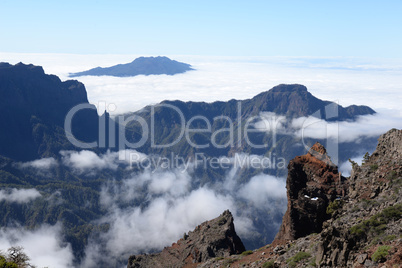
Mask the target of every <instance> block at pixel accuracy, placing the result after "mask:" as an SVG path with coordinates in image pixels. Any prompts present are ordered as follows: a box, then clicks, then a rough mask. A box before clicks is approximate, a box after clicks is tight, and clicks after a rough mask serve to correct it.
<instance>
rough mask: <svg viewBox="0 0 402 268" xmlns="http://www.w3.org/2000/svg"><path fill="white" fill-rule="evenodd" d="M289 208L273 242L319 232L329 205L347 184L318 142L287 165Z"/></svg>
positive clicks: (342, 191) (343, 191) (341, 193)
mask: <svg viewBox="0 0 402 268" xmlns="http://www.w3.org/2000/svg"><path fill="white" fill-rule="evenodd" d="M286 189H287V197H288V209H287V211H286V213H285V215H284V217H283V221H282V225H281V227H280V230H279V233H278V235H277V236H276V239H279V240H281V239H287V240H293V239H297V238H299V237H303V236H306V235H308V234H311V233H313V232H316V233H318V232H321V230H322V224H323V222H324V221H325V220H327V219H328V218H329V216H328V214H327V213H326V209H327V207H328V204H329V202H331V201H333V200H335V199H336V198H337V197H339V196H344V195H345V193H346V192H345V190H346V182H345V178H343V177H342V176H341V175H340V173H339V172H338V168H337V167H336V166H335V165H334V164H333V163H332V162H331V159H330V158H329V156H328V155H327V152H326V150H325V148H324V146H322V145H321V144H319V143H316V144H314V145H313V147H311V149H310V150H309V152H308V153H307V154H306V155H303V156H298V157H296V158H294V159H293V160H291V161H290V163H289V165H288V177H287V181H286Z"/></svg>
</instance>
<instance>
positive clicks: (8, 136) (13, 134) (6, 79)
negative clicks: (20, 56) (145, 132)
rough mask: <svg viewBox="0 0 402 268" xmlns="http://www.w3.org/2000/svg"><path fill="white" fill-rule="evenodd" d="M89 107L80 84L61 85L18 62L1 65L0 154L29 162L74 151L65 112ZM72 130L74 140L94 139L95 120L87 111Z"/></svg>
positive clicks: (74, 119) (55, 78) (96, 116)
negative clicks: (68, 150) (67, 136)
mask: <svg viewBox="0 0 402 268" xmlns="http://www.w3.org/2000/svg"><path fill="white" fill-rule="evenodd" d="M78 104H88V99H87V93H86V90H85V87H84V85H83V84H82V83H80V82H78V81H74V80H69V81H65V82H62V81H61V80H60V79H59V78H58V77H57V76H55V75H47V74H45V72H44V71H43V69H42V67H39V66H34V65H25V64H22V63H19V64H16V65H10V64H8V63H1V64H0V126H1V130H0V154H1V155H4V156H7V157H10V158H14V159H16V160H31V159H35V158H38V157H41V156H49V155H54V154H57V153H58V151H59V150H61V149H72V148H73V146H72V145H71V144H69V142H68V140H67V139H66V137H65V133H64V120H65V117H66V115H67V113H68V111H69V110H70V109H71V108H73V107H74V106H76V105H78ZM72 123H73V124H72V128H73V130H74V134H75V135H76V136H77V138H79V139H81V140H84V141H92V140H94V139H96V137H97V124H98V115H97V112H96V110H91V109H86V110H83V111H80V112H78V113H77V114H76V116H75V117H74V118H73V121H72Z"/></svg>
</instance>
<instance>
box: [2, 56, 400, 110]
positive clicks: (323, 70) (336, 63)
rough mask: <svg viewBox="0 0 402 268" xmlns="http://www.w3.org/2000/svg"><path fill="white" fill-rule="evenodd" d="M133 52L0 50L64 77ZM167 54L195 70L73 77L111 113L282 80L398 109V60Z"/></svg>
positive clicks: (249, 90) (344, 101)
mask: <svg viewBox="0 0 402 268" xmlns="http://www.w3.org/2000/svg"><path fill="white" fill-rule="evenodd" d="M138 56H144V55H66V54H22V53H17V54H12V53H0V57H1V58H2V60H3V61H9V62H11V63H18V62H20V61H23V62H25V63H33V64H37V65H42V66H44V68H45V71H46V72H47V73H52V74H56V75H59V76H60V77H61V78H62V79H63V80H65V79H68V77H67V75H68V73H69V72H77V71H82V70H86V69H90V68H93V67H97V66H102V67H107V66H111V65H115V64H119V63H126V62H130V61H132V60H133V59H135V58H136V57H138ZM168 56H169V57H171V58H173V59H175V60H179V61H183V62H186V63H190V64H192V65H193V67H194V68H195V69H196V71H192V72H188V73H185V74H180V75H175V76H166V75H160V76H155V75H150V76H137V77H131V78H127V77H126V78H117V77H106V76H103V77H91V76H84V77H78V78H77V79H78V80H79V81H81V82H83V83H84V84H85V86H86V88H87V91H88V98H89V100H90V102H91V103H94V104H96V103H98V102H106V103H107V104H110V103H113V104H115V105H116V106H117V109H116V110H115V111H111V112H113V113H124V112H127V111H136V110H139V109H141V108H142V107H144V106H146V105H149V104H153V103H158V102H160V101H162V100H165V99H171V100H172V99H180V100H184V101H190V100H191V101H207V102H211V101H216V100H222V101H225V100H229V99H233V98H234V99H246V98H251V97H253V96H255V95H257V94H258V93H261V92H263V91H266V90H269V89H270V88H272V87H273V86H276V85H278V84H283V83H289V84H294V83H299V84H304V85H305V86H307V88H308V89H309V91H310V92H311V93H312V94H313V95H315V96H316V97H318V98H320V99H324V100H330V101H337V100H338V101H339V103H340V104H341V105H342V106H347V105H351V104H364V105H369V106H370V107H372V108H374V109H378V108H388V109H397V110H399V111H401V107H400V104H399V101H398V100H399V97H400V90H401V86H400V85H401V84H402V61H401V60H398V59H369V58H334V57H332V58H311V57H199V56H174V55H173V56H172V55H168ZM102 112H103V111H102Z"/></svg>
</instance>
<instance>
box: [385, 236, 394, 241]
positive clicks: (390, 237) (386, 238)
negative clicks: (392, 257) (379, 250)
mask: <svg viewBox="0 0 402 268" xmlns="http://www.w3.org/2000/svg"><path fill="white" fill-rule="evenodd" d="M395 238H396V235H387V236H386V237H384V241H385V242H388V241H392V240H395Z"/></svg>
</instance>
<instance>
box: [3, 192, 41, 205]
mask: <svg viewBox="0 0 402 268" xmlns="http://www.w3.org/2000/svg"><path fill="white" fill-rule="evenodd" d="M41 196H42V195H41V194H40V193H39V192H38V190H36V189H16V188H12V189H1V190H0V202H1V201H3V200H4V201H6V202H10V203H11V202H15V203H19V204H23V203H28V202H31V201H32V200H34V199H36V198H38V197H41Z"/></svg>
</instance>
